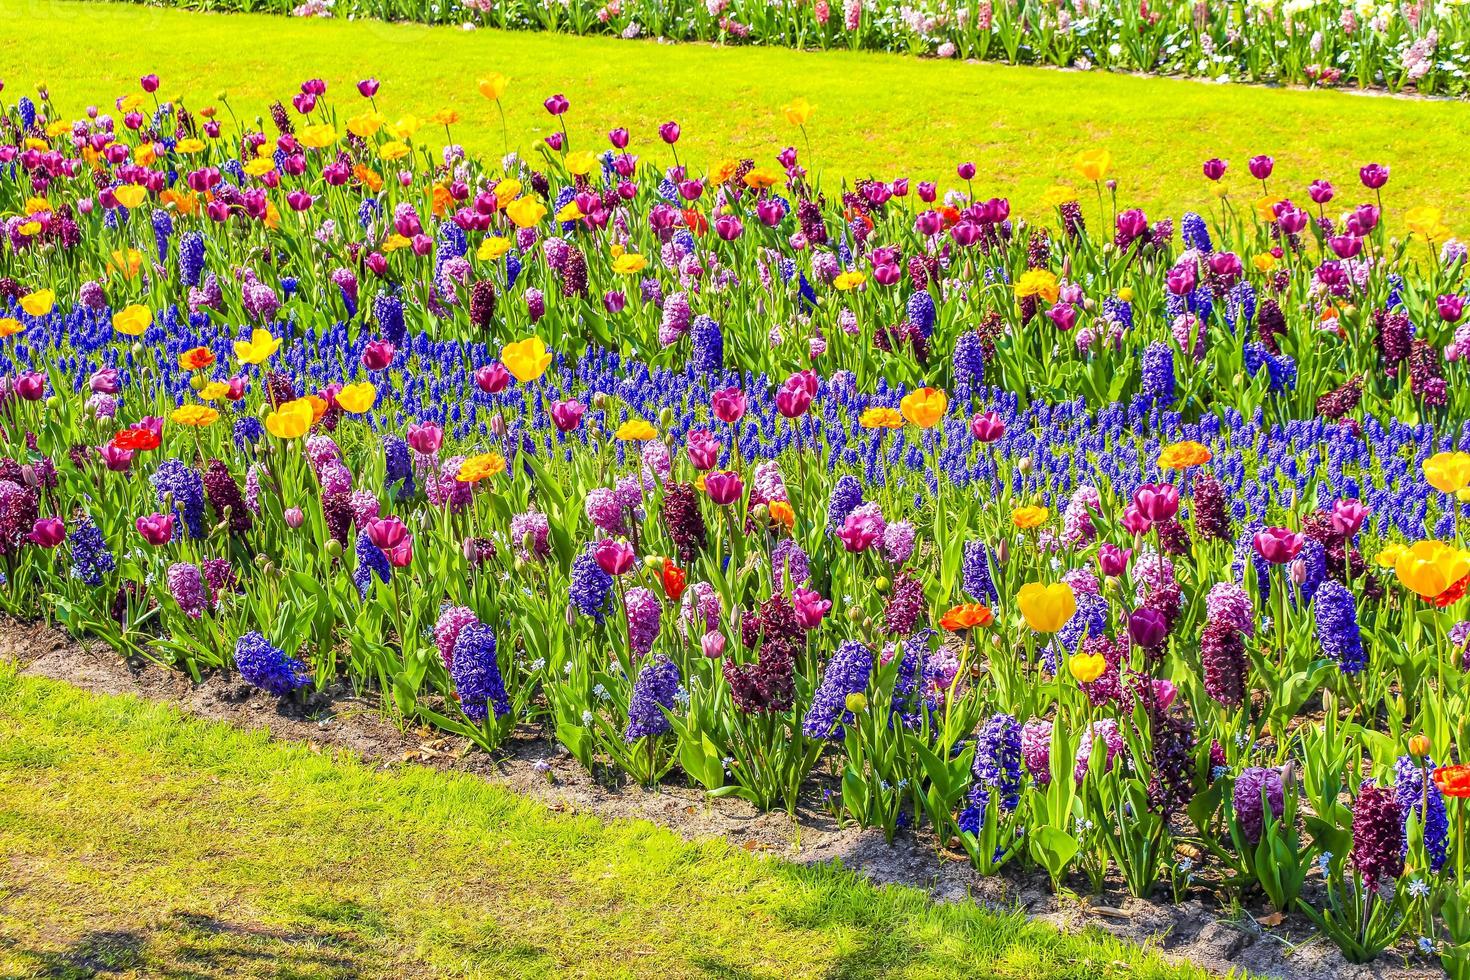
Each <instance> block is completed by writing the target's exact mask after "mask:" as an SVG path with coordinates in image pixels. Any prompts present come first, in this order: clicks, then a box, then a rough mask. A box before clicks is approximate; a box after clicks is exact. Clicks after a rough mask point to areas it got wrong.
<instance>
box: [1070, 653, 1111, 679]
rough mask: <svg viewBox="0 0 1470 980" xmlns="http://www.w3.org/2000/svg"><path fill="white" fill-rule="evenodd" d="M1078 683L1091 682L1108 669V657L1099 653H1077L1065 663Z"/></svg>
mask: <svg viewBox="0 0 1470 980" xmlns="http://www.w3.org/2000/svg"><path fill="white" fill-rule="evenodd" d="M1067 667H1068V669H1070V670H1071V671H1072V676H1073V677H1074V678H1076V679H1077V683H1079V684H1091V683H1092V682H1093V681H1095V680H1097V679H1098V678H1099V677H1101V676H1102V675H1103V672H1104V671H1106V670H1107V669H1108V659H1107V658H1106V657H1104V656H1103V655H1102V654H1100V653H1079V654H1077V655H1076V656H1075V657H1073V658H1072V660H1071V662H1070V663H1068V664H1067Z"/></svg>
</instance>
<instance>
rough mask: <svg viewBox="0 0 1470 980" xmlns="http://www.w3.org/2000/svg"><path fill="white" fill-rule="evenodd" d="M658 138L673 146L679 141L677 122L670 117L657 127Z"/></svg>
mask: <svg viewBox="0 0 1470 980" xmlns="http://www.w3.org/2000/svg"><path fill="white" fill-rule="evenodd" d="M658 138H659V139H661V140H663V141H664V142H665V143H667V144H669V145H670V146H673V145H674V144H675V143H677V142H679V124H678V123H676V122H674V121H673V120H672V119H671V120H669V121H668V122H666V123H664V124H663V125H662V126H660V127H659V128H658Z"/></svg>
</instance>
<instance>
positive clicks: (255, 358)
mask: <svg viewBox="0 0 1470 980" xmlns="http://www.w3.org/2000/svg"><path fill="white" fill-rule="evenodd" d="M280 349H281V341H280V340H279V339H278V338H276V337H272V336H271V332H270V331H269V330H262V329H261V328H260V327H256V328H255V329H254V330H253V331H251V333H250V339H249V340H237V341H235V357H236V358H237V359H238V360H239V362H240V363H241V364H263V363H265V362H266V361H267V360H269V359H270V356H271V355H272V354H274V353H275V352H276V351H278V350H280Z"/></svg>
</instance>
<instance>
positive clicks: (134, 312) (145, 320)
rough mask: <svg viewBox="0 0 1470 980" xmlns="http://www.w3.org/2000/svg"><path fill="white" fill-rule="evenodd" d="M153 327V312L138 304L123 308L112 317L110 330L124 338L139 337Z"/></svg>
mask: <svg viewBox="0 0 1470 980" xmlns="http://www.w3.org/2000/svg"><path fill="white" fill-rule="evenodd" d="M152 325H153V311H152V310H150V309H148V307H146V306H143V305H142V304H140V303H134V304H133V305H131V306H125V307H123V308H122V309H120V310H118V311H117V312H116V313H114V314H113V315H112V329H114V330H116V331H117V332H118V333H120V334H122V335H124V336H126V337H137V336H140V335H141V334H142V333H143V331H144V330H147V329H148V328H149V327H151V326H152Z"/></svg>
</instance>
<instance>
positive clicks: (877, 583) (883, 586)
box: [873, 575, 893, 594]
mask: <svg viewBox="0 0 1470 980" xmlns="http://www.w3.org/2000/svg"><path fill="white" fill-rule="evenodd" d="M892 585H893V583H891V582H889V581H888V578H887V576H884V575H879V576H878V577H877V578H875V579H873V588H875V589H877V590H878V592H879V593H880V594H882V593H886V592H887V591H888V590H889V589H890V588H891V587H892Z"/></svg>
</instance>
